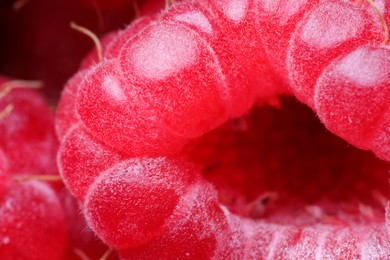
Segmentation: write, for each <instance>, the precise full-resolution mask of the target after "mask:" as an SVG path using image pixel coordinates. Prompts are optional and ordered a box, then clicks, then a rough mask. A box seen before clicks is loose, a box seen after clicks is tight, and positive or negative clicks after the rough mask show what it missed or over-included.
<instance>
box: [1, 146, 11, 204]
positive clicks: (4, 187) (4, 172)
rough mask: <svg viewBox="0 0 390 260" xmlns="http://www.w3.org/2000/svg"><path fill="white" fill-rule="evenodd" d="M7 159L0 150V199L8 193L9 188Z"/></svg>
mask: <svg viewBox="0 0 390 260" xmlns="http://www.w3.org/2000/svg"><path fill="white" fill-rule="evenodd" d="M8 164H9V162H8V158H7V157H6V155H5V153H4V152H3V150H1V149H0V199H1V198H2V197H3V195H4V194H6V192H7V191H8V188H9V186H10V176H9V174H8V167H9V166H8Z"/></svg>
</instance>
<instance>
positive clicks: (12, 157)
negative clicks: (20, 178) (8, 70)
mask: <svg viewBox="0 0 390 260" xmlns="http://www.w3.org/2000/svg"><path fill="white" fill-rule="evenodd" d="M10 85H12V88H13V89H12V90H10V92H9V93H8V94H6V95H5V96H4V97H3V98H1V99H0V111H2V110H4V109H5V108H6V107H7V106H8V105H10V104H11V105H13V110H12V111H11V113H9V115H7V116H6V117H4V118H2V119H1V120H0V129H1V131H0V147H1V148H2V149H3V151H4V152H5V154H6V155H7V157H8V160H9V162H10V163H9V172H10V174H13V175H16V174H18V175H24V174H55V173H56V172H57V167H56V164H55V156H56V152H57V148H58V141H57V138H56V136H55V133H54V115H53V111H52V110H51V109H50V108H49V107H48V105H47V103H46V101H45V100H44V98H43V97H42V96H41V95H40V94H38V93H37V92H34V91H33V90H31V89H29V88H30V87H29V86H28V84H25V83H23V82H20V83H18V81H11V80H9V79H5V78H0V91H6V88H9V87H10ZM7 92H8V91H7Z"/></svg>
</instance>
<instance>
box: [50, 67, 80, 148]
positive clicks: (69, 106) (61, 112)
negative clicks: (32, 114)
mask: <svg viewBox="0 0 390 260" xmlns="http://www.w3.org/2000/svg"><path fill="white" fill-rule="evenodd" d="M86 74H87V71H86V70H81V71H79V72H77V73H76V74H75V75H74V76H73V77H72V78H71V79H70V80H69V81H68V82H67V83H66V85H65V87H64V89H63V90H62V94H61V99H60V101H59V103H58V106H57V111H56V118H55V130H56V134H57V138H58V140H59V141H60V142H61V141H62V139H64V136H65V135H66V133H67V132H68V131H69V130H70V129H71V128H72V127H73V126H75V125H77V124H78V123H79V122H80V118H79V115H78V113H77V111H76V104H75V100H76V96H77V92H78V89H79V85H80V84H81V82H82V81H83V79H84V78H85V76H86Z"/></svg>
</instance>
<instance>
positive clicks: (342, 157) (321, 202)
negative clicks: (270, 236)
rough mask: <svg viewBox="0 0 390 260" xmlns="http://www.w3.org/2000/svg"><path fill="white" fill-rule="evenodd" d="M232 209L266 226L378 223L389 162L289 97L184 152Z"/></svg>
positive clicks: (384, 200)
mask: <svg viewBox="0 0 390 260" xmlns="http://www.w3.org/2000/svg"><path fill="white" fill-rule="evenodd" d="M185 151H186V153H187V154H188V156H189V157H190V158H191V159H192V161H194V162H195V163H197V164H199V165H200V166H201V167H202V170H203V175H204V177H205V178H206V179H207V180H209V181H210V182H211V183H213V184H214V186H215V187H216V189H217V190H218V195H219V200H220V203H221V204H222V205H224V206H226V207H227V208H228V209H229V210H230V211H231V212H232V213H235V214H237V215H240V216H243V217H248V218H255V219H258V218H261V219H265V220H267V221H270V222H273V223H286V221H287V222H288V223H290V224H304V225H305V224H310V223H313V222H314V223H318V222H321V223H322V222H348V223H350V222H351V221H352V222H356V223H368V222H370V223H371V222H383V221H384V213H385V204H386V203H387V200H388V197H389V191H388V190H389V181H388V179H389V178H388V174H389V168H390V167H389V164H388V163H387V162H384V161H381V160H379V159H377V158H376V157H375V155H373V154H371V153H369V152H365V151H361V150H359V149H357V148H355V147H353V146H351V145H349V144H348V143H346V142H345V141H343V140H342V139H340V138H338V137H336V136H334V135H333V134H331V133H329V132H328V131H327V130H326V129H325V127H324V126H323V125H322V124H321V123H320V122H319V120H318V118H317V117H316V116H315V114H314V113H313V112H312V111H311V110H310V109H309V108H307V107H306V106H304V105H302V104H299V103H298V102H297V101H295V100H294V99H292V98H282V99H281V106H280V108H276V107H270V106H261V107H255V108H253V109H252V111H251V113H250V114H249V115H247V116H245V117H242V118H237V119H233V120H231V121H229V122H228V123H226V124H225V125H223V126H222V127H220V128H218V129H216V130H214V131H212V132H210V133H208V134H207V135H205V136H203V137H202V138H200V139H199V140H196V141H194V142H193V143H191V144H190V145H188V146H187V147H186V149H185Z"/></svg>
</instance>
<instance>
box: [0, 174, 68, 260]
mask: <svg viewBox="0 0 390 260" xmlns="http://www.w3.org/2000/svg"><path fill="white" fill-rule="evenodd" d="M0 226H1V229H0V258H2V259H28V258H30V257H31V256H34V259H63V256H64V253H65V247H66V240H67V230H66V222H65V218H64V212H63V209H62V206H61V203H60V201H59V200H58V198H57V196H56V194H55V193H54V191H53V190H52V189H51V188H50V187H49V186H47V185H46V184H44V183H41V182H38V181H29V182H24V183H20V184H15V183H14V184H13V185H12V186H11V187H10V189H9V191H8V193H7V194H6V195H5V196H4V197H3V198H2V199H1V203H0Z"/></svg>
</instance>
